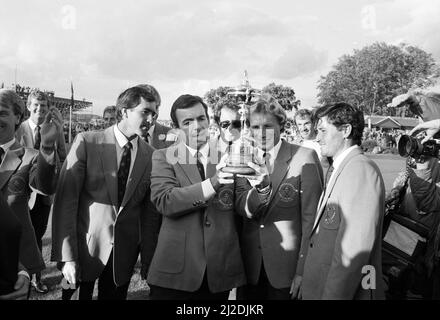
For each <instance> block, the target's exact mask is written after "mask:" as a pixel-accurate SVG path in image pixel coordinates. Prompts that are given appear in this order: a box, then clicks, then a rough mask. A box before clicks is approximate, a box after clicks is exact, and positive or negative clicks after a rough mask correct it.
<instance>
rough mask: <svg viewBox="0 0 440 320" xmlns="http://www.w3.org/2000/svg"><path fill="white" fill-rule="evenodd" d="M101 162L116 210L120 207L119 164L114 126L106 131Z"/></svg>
mask: <svg viewBox="0 0 440 320" xmlns="http://www.w3.org/2000/svg"><path fill="white" fill-rule="evenodd" d="M101 151H102V152H101V162H102V167H103V171H104V177H105V182H106V185H107V190H108V193H109V195H110V200H111V202H112V204H113V206H114V208H115V211H117V210H116V208H117V206H118V164H117V158H116V138H115V135H114V133H113V126H112V127H110V128H108V129H106V130H105V131H104V139H103V142H102V144H101Z"/></svg>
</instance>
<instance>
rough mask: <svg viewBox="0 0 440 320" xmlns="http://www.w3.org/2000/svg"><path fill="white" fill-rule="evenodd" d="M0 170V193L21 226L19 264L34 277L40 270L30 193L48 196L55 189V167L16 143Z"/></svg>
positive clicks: (35, 151) (41, 268)
mask: <svg viewBox="0 0 440 320" xmlns="http://www.w3.org/2000/svg"><path fill="white" fill-rule="evenodd" d="M4 157H5V158H4V160H3V162H2V164H1V166H0V191H1V193H2V195H3V196H4V197H5V198H6V200H7V202H8V204H9V207H10V208H11V209H12V211H13V212H14V213H15V215H16V216H17V217H18V219H19V220H20V223H21V225H22V237H21V241H20V261H21V263H23V265H24V266H25V267H26V269H28V270H29V272H30V273H35V272H38V271H41V270H43V269H44V267H45V265H44V261H43V258H42V256H41V252H40V250H39V249H38V246H37V239H36V237H35V232H34V228H33V227H32V222H31V218H30V215H29V207H28V201H29V197H30V194H31V192H32V189H31V187H32V188H33V189H35V190H38V191H39V192H40V193H42V194H44V195H50V194H52V193H53V192H54V191H55V186H56V178H57V173H56V168H55V167H56V165H55V164H54V165H50V164H49V163H48V162H47V161H46V159H45V157H44V156H42V155H41V154H40V152H38V151H37V150H34V149H29V148H24V147H22V146H21V145H20V144H19V143H18V142H17V141H16V142H15V144H13V145H12V147H11V148H10V149H9V150H8V152H7V153H6V154H5V156H4Z"/></svg>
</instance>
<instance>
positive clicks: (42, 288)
mask: <svg viewBox="0 0 440 320" xmlns="http://www.w3.org/2000/svg"><path fill="white" fill-rule="evenodd" d="M26 105H27V109H28V111H29V112H30V117H29V119H27V120H26V121H24V122H23V123H22V124H21V125H20V127H19V128H18V129H17V132H16V134H15V136H16V138H17V140H18V141H19V143H20V144H21V145H22V146H24V147H26V148H33V149H36V150H39V149H40V145H41V133H40V130H41V125H42V124H43V122H44V118H45V116H46V114H47V113H48V112H49V109H53V107H52V108H50V106H49V105H50V101H49V97H48V96H47V94H46V93H44V92H42V91H39V90H33V91H31V92H30V93H29V96H28V99H27V104H26ZM55 151H56V154H57V157H58V160H59V163H60V165H62V163H63V162H64V159H65V158H66V144H65V141H64V135H63V132H62V131H61V130H60V132H59V135H58V138H57V141H56V142H55ZM51 205H52V197H47V196H43V195H41V194H37V193H36V192H34V193H33V194H32V195H31V199H30V201H29V208H30V215H31V220H32V226H33V227H34V230H35V236H36V237H37V243H38V248H39V249H40V251H41V252H42V250H43V245H42V239H43V236H44V234H45V232H46V229H47V223H48V220H49V212H50V207H51ZM34 277H35V279H34V280H33V281H32V282H31V284H32V287H33V288H34V289H35V290H36V291H37V292H39V293H47V292H48V291H49V290H48V288H47V286H46V285H45V284H44V283H42V281H41V272H37V273H36V274H35V275H34Z"/></svg>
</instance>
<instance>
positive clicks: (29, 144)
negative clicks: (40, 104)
mask: <svg viewBox="0 0 440 320" xmlns="http://www.w3.org/2000/svg"><path fill="white" fill-rule="evenodd" d="M29 121H30V120H29V119H27V120H26V121H24V122H22V123H21V125H20V127H19V128H18V129H17V131H16V132H15V137H16V139H17V141H18V142H19V143H20V144H21V145H22V146H23V147H26V148H31V149H33V148H34V134H33V132H32V129H31V127H30V125H29ZM55 150H56V153H57V158H58V160H59V164H60V166H61V165H62V164H63V162H64V160H65V159H66V155H67V152H66V143H65V140H64V133H63V131H60V132H59V134H58V139H57V140H56V141H55ZM35 199H36V193H35V192H33V193H32V194H31V198H30V201H29V208H31V209H32V208H33V206H34V204H35ZM43 203H44V204H46V205H48V206H50V205H51V204H52V197H43Z"/></svg>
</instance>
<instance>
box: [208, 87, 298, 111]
mask: <svg viewBox="0 0 440 320" xmlns="http://www.w3.org/2000/svg"><path fill="white" fill-rule="evenodd" d="M232 89H233V88H232V87H218V88H217V89H211V90H209V91H208V92H207V93H206V94H205V95H204V98H205V101H206V102H207V104H208V106H209V107H210V108H212V110H213V111H214V114H215V113H216V111H217V110H218V109H219V107H222V106H225V105H228V106H234V105H235V106H237V105H238V103H239V101H237V98H236V97H232V96H230V95H228V94H227V93H228V92H229V91H230V90H232ZM262 92H263V93H268V94H270V95H272V96H273V97H274V98H275V99H277V101H278V102H279V103H280V105H281V106H282V107H283V108H284V109H285V110H292V109H293V108H295V109H298V106H299V105H300V104H301V101H300V100H297V99H296V97H295V91H294V90H293V89H292V88H291V87H287V86H283V85H277V84H275V83H270V84H268V85H267V86H265V87H264V88H263V89H262Z"/></svg>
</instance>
